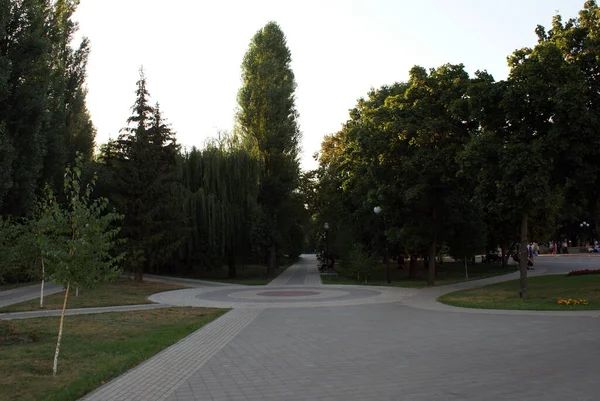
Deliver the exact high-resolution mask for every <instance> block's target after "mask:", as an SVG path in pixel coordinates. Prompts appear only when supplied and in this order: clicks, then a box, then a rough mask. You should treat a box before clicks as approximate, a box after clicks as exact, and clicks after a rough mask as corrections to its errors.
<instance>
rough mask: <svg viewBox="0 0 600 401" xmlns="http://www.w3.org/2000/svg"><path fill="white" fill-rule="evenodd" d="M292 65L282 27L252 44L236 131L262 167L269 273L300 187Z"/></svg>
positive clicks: (274, 265)
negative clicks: (285, 218) (283, 221)
mask: <svg viewBox="0 0 600 401" xmlns="http://www.w3.org/2000/svg"><path fill="white" fill-rule="evenodd" d="M290 63H291V53H290V51H289V49H288V47H287V44H286V39H285V35H284V34H283V32H282V30H281V28H280V27H279V25H277V23H275V22H269V23H268V24H267V25H265V26H264V27H263V28H262V29H261V30H259V31H258V32H257V33H256V35H254V37H253V38H252V41H251V42H250V48H249V49H248V51H247V52H246V55H245V56H244V60H243V62H242V82H243V84H242V87H241V89H240V90H239V93H238V104H239V112H238V114H237V129H238V130H239V132H240V134H241V136H242V137H243V138H244V139H245V140H246V141H247V142H248V143H252V144H254V146H255V150H256V152H257V154H258V155H259V157H260V160H261V162H262V171H261V176H260V190H259V197H258V200H259V204H260V205H261V206H262V208H263V210H264V214H265V216H266V218H267V224H266V227H268V229H267V230H268V232H267V234H266V238H265V239H266V243H268V248H269V251H268V252H269V260H268V262H267V271H268V272H270V271H272V270H273V269H275V268H277V248H278V246H280V245H281V238H282V235H281V231H282V227H281V218H280V217H281V214H282V212H283V210H284V209H285V205H286V203H287V202H289V200H290V198H291V194H292V192H293V191H294V189H296V188H297V186H298V183H299V171H300V169H299V163H298V153H299V141H300V130H299V127H298V123H297V119H298V112H297V111H296V108H295V104H294V91H295V89H296V83H295V81H294V73H293V72H292V69H291V67H290Z"/></svg>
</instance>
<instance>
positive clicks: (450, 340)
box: [168, 303, 600, 401]
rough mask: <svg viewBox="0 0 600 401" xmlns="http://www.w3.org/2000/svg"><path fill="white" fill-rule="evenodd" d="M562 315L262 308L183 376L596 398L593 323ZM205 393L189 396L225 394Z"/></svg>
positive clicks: (390, 395)
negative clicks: (247, 324) (190, 372)
mask: <svg viewBox="0 0 600 401" xmlns="http://www.w3.org/2000/svg"><path fill="white" fill-rule="evenodd" d="M568 321H569V324H568V325H565V324H564V320H563V319H562V318H559V317H555V316H505V315H473V314H459V313H452V314H448V313H444V312H439V311H423V310H417V309H414V308H411V307H407V306H404V305H401V304H399V303H396V304H380V305H365V306H347V307H332V308H304V309H303V308H293V309H266V310H265V311H263V312H262V313H261V314H260V316H258V317H257V318H256V319H255V320H254V321H253V322H252V324H251V325H249V326H248V327H247V328H246V329H245V330H244V332H243V333H241V335H239V336H237V337H236V338H235V339H234V340H233V341H231V342H230V343H229V344H228V345H227V346H226V347H225V348H223V349H222V350H221V351H219V352H218V353H217V354H216V355H215V356H214V357H213V358H212V359H211V360H210V361H209V362H208V363H206V364H205V365H203V366H202V367H201V368H200V369H199V370H198V371H196V372H194V374H193V375H192V376H191V377H190V379H189V380H188V382H190V383H192V382H202V381H203V378H205V377H210V376H213V375H217V374H219V373H221V374H222V376H221V377H224V378H225V380H223V381H222V382H221V384H222V386H223V387H224V388H225V390H226V389H227V386H232V387H233V388H236V389H237V388H239V389H241V391H242V393H243V395H244V396H245V397H246V399H263V400H266V399H274V400H275V399H279V400H318V399H329V400H344V401H347V400H440V401H441V400H483V399H489V400H504V399H519V400H520V399H523V400H525V399H526V400H540V401H541V400H547V401H552V400H566V399H573V400H574V399H577V400H593V399H597V394H598V393H599V392H600V382H599V381H597V380H596V369H595V367H596V366H597V361H598V358H599V357H600V350H599V349H598V347H596V346H595V344H596V343H597V341H598V339H599V335H598V333H599V332H600V321H599V320H598V319H594V318H591V317H572V318H570V319H569V320H568ZM235 371H242V372H244V378H243V379H241V378H240V376H238V375H235V374H234V373H233V372H235ZM183 386H184V387H185V385H183ZM184 387H183V388H184ZM204 391H206V392H208V393H203V394H202V395H200V396H198V395H196V394H195V396H196V397H197V398H194V400H203V399H213V400H228V399H229V398H228V393H227V392H226V391H224V390H223V389H222V388H221V390H220V391H214V390H213V389H212V388H211V387H205V388H204ZM179 394H181V392H180V390H179V389H177V390H176V391H174V392H173V393H172V394H171V395H170V397H169V398H168V400H169V401H174V400H178V399H179ZM255 395H256V397H255ZM209 396H210V397H211V398H203V397H209ZM251 397H254V398H251ZM241 399H244V398H241Z"/></svg>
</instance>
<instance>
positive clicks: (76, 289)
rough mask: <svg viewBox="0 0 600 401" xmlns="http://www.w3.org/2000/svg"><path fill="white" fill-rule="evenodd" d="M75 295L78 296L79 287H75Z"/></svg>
mask: <svg viewBox="0 0 600 401" xmlns="http://www.w3.org/2000/svg"><path fill="white" fill-rule="evenodd" d="M75 296H76V297H78V296H79V287H75Z"/></svg>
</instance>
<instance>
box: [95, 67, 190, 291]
mask: <svg viewBox="0 0 600 401" xmlns="http://www.w3.org/2000/svg"><path fill="white" fill-rule="evenodd" d="M132 111H133V114H132V115H131V117H129V118H128V120H127V123H128V126H127V127H126V128H124V129H123V130H122V131H121V135H120V136H119V138H118V139H117V140H116V141H112V142H110V143H109V144H108V145H107V146H106V147H105V148H104V150H103V159H104V161H105V162H106V165H107V167H108V170H109V172H110V173H111V176H112V177H111V179H112V182H113V183H114V189H113V194H112V196H111V198H112V199H114V201H115V202H116V204H117V205H118V207H119V210H120V212H122V213H123V214H124V215H125V219H124V221H123V231H122V233H123V235H124V237H125V238H127V245H126V247H127V258H128V265H129V266H131V267H132V268H133V270H134V277H135V280H136V281H138V282H141V281H143V274H144V271H146V272H151V271H154V272H156V271H157V270H156V269H158V268H159V267H160V266H161V265H162V264H163V263H164V262H165V261H166V260H167V259H168V257H169V256H171V253H173V252H174V250H175V249H176V247H177V245H178V243H179V241H180V240H181V237H182V233H181V228H180V227H181V225H182V224H181V218H182V217H181V216H182V207H183V206H182V203H181V201H180V200H179V198H178V197H177V196H176V194H177V193H178V192H177V188H176V187H177V185H178V182H177V170H178V169H177V162H178V155H179V145H178V144H177V142H176V140H175V136H174V133H173V132H172V131H171V128H170V127H169V126H168V125H167V124H166V123H165V121H164V120H163V118H162V115H161V112H160V109H159V107H158V105H157V107H152V106H151V105H150V94H149V93H148V90H147V88H146V78H145V76H144V73H143V70H140V79H139V80H138V82H137V90H136V101H135V103H134V105H133V107H132Z"/></svg>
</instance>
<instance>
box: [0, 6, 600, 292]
mask: <svg viewBox="0 0 600 401" xmlns="http://www.w3.org/2000/svg"><path fill="white" fill-rule="evenodd" d="M77 4H78V1H76V0H57V1H50V0H28V1H21V0H0V215H1V216H2V220H1V221H0V273H1V274H0V276H1V277H2V278H5V279H15V278H20V277H22V276H23V275H30V276H35V277H40V276H41V273H40V267H41V266H40V265H42V266H43V263H42V262H43V261H44V260H46V261H47V262H48V263H50V264H52V261H51V255H48V254H45V253H44V249H46V248H47V247H49V246H50V244H51V238H50V237H49V236H48V235H46V234H47V233H52V232H54V231H53V230H54V228H52V227H49V223H48V222H49V221H51V220H52V219H51V215H49V214H48V213H50V211H51V210H53V209H52V208H55V207H62V208H63V209H64V210H66V209H68V208H69V207H70V206H69V196H68V195H63V191H62V186H63V185H64V184H63V179H64V167H65V165H67V164H68V163H69V162H71V161H72V160H73V158H74V157H75V155H76V154H80V155H81V156H79V157H78V158H77V160H82V161H84V162H85V165H84V166H83V167H81V168H80V169H79V170H78V171H80V174H82V176H83V178H86V179H87V178H90V179H92V180H93V181H94V182H95V179H96V178H91V177H96V175H95V174H94V173H93V172H96V171H97V172H98V175H97V178H98V183H97V185H96V191H95V192H94V193H90V194H86V196H88V198H90V199H89V202H90V203H89V204H88V205H96V204H95V203H94V202H95V199H97V198H106V199H107V200H102V201H101V203H102V205H103V206H102V210H103V211H102V213H97V214H96V216H95V217H96V218H98V219H101V218H102V217H106V216H116V215H117V214H119V215H123V216H124V217H123V219H122V220H119V221H116V220H115V219H112V220H111V221H110V224H109V225H106V226H105V227H104V229H105V230H109V231H110V230H112V229H115V228H116V227H117V226H118V227H119V228H120V229H121V230H120V234H119V235H120V239H121V240H122V241H121V240H120V241H118V243H119V246H118V248H119V249H117V250H113V251H112V253H111V254H114V255H117V254H121V252H124V253H125V254H126V257H125V261H126V263H125V264H124V267H125V269H126V270H131V271H133V273H134V276H135V278H136V280H138V281H141V280H142V279H143V274H144V273H155V274H176V275H183V276H185V275H199V274H205V273H206V272H210V271H212V270H215V269H220V268H221V267H222V266H227V267H228V274H229V277H231V278H234V277H235V276H236V275H237V272H238V266H243V265H244V264H246V263H253V264H261V265H263V266H265V267H266V269H265V273H270V272H272V271H274V270H276V268H277V267H278V266H279V265H280V263H279V262H280V259H281V257H282V256H284V255H285V256H288V257H290V258H293V257H295V256H297V255H299V254H300V253H301V252H303V251H313V250H314V249H315V248H321V249H322V248H323V247H324V246H325V242H326V241H327V246H328V248H329V249H328V250H329V251H332V253H334V254H335V257H336V259H338V260H339V259H340V258H341V259H345V260H344V262H345V263H346V265H348V266H352V269H351V270H352V271H354V272H355V273H356V275H357V276H359V277H361V278H365V279H368V275H369V269H370V267H369V266H366V265H367V264H370V263H376V262H375V261H376V260H377V259H378V257H379V256H384V259H386V262H387V261H388V256H390V257H391V258H394V259H395V258H398V260H399V262H400V263H403V261H404V258H405V257H410V259H411V263H410V268H409V275H410V276H411V277H416V271H415V269H416V266H417V265H416V263H414V262H415V261H416V259H417V258H418V257H422V258H424V259H425V260H426V261H427V262H428V263H427V266H428V282H429V284H433V283H434V280H435V278H436V260H437V259H438V258H439V256H440V255H442V254H449V255H451V256H453V257H455V258H459V259H464V260H465V261H467V260H471V259H472V258H473V256H474V255H475V254H477V253H480V252H485V251H486V250H492V249H493V250H495V249H496V247H498V246H499V247H500V248H501V249H502V253H503V254H507V253H513V252H514V251H515V249H517V248H520V250H521V251H522V252H525V243H526V242H528V241H547V240H552V241H554V242H559V241H560V242H562V241H563V240H565V239H568V240H570V241H571V242H572V243H573V244H578V243H585V242H586V241H589V240H590V237H592V236H594V233H597V232H598V231H599V229H600V226H599V225H600V217H599V213H600V118H599V117H598V116H600V74H599V72H600V62H599V61H598V60H600V10H599V9H598V7H597V5H596V2H595V1H587V2H586V3H585V5H584V9H583V10H582V11H581V12H580V14H579V16H578V18H575V19H571V20H568V21H566V22H564V21H563V20H562V19H561V17H560V16H558V15H557V16H556V17H555V18H554V20H553V21H552V27H551V28H550V29H548V30H546V29H545V28H544V27H542V26H538V27H537V29H536V33H537V35H538V42H537V44H536V45H535V46H534V47H532V48H523V49H518V50H516V51H515V52H513V54H511V55H510V56H509V57H508V58H507V61H508V63H509V66H510V74H509V76H508V78H507V79H506V80H502V81H496V80H495V79H494V78H493V77H492V76H491V75H490V74H489V73H487V72H486V71H477V72H476V73H475V74H472V75H470V74H469V73H468V72H467V71H466V70H465V68H464V66H463V65H462V64H445V65H442V66H439V67H437V68H431V69H426V68H423V67H420V66H415V67H413V68H412V69H411V70H410V72H409V77H408V79H407V80H406V81H405V82H397V83H393V84H390V85H385V86H382V87H381V88H378V89H372V90H371V91H370V92H369V93H368V94H367V96H365V97H364V98H361V99H359V100H358V103H357V105H356V107H355V108H353V109H352V110H351V111H350V116H349V119H348V120H347V121H346V123H345V124H344V125H343V127H342V129H341V130H340V131H339V132H337V133H334V134H332V135H328V136H326V137H325V138H324V140H323V142H322V146H321V152H320V153H319V154H318V161H319V168H318V169H317V170H315V171H308V172H301V171H300V168H299V162H298V157H299V152H300V149H299V142H300V139H301V134H300V129H299V124H298V112H297V110H296V107H295V89H296V83H295V78H294V73H293V71H292V69H291V60H292V58H291V52H290V50H289V49H288V47H287V43H286V38H285V35H284V33H283V31H282V30H281V28H280V27H279V26H278V25H277V24H276V23H275V22H270V23H268V24H266V25H265V26H264V27H263V28H261V29H260V30H259V31H258V32H257V33H256V34H255V35H254V36H253V37H252V39H251V41H250V44H249V48H248V51H247V52H246V54H245V56H244V59H243V61H242V65H241V78H242V85H241V88H240V90H239V92H238V96H237V101H238V105H239V108H238V112H237V115H236V124H235V127H234V129H233V132H232V133H225V134H223V135H222V136H220V138H219V139H215V140H212V141H210V142H209V143H207V145H206V146H205V147H204V148H203V149H196V148H193V149H187V150H186V149H181V147H180V146H179V144H178V142H177V140H176V134H175V132H173V131H172V129H171V127H170V125H169V124H167V123H166V120H165V118H164V116H163V115H162V112H161V109H160V107H159V104H158V103H154V102H151V101H150V93H149V90H148V82H147V81H146V78H145V77H144V75H143V72H142V73H141V74H140V79H139V81H138V82H137V89H136V92H135V100H134V102H133V107H132V110H131V117H130V118H129V119H128V120H127V121H126V123H127V126H126V128H124V129H123V130H122V131H121V133H120V135H119V136H118V138H117V139H115V140H112V141H110V142H109V143H108V144H103V145H102V146H101V152H100V154H99V155H97V156H96V157H94V155H93V153H94V152H93V149H94V127H93V125H92V122H91V120H90V117H89V113H88V112H87V109H86V105H85V96H86V88H85V74H86V71H85V70H86V63H87V58H88V55H89V52H90V44H89V42H88V40H87V39H83V41H82V42H81V43H80V44H79V45H78V46H76V47H72V44H71V42H72V38H73V35H74V33H75V32H76V30H77V26H76V24H75V23H73V21H72V15H73V12H74V11H75V9H76V7H77ZM132 100H133V97H132ZM78 152H79V153H78ZM70 171H72V170H70ZM77 179H80V177H77ZM49 193H55V194H58V195H57V197H56V198H54V197H51V198H49V197H48V194H49ZM49 199H51V201H49ZM106 202H110V207H108V204H107V203H106ZM90 207H92V206H90ZM113 207H114V208H115V210H114V211H112V209H111V208H113ZM375 207H378V208H377V210H378V211H380V212H381V213H380V214H375V213H374V208H375ZM65 208H66V209H65ZM92 208H97V207H96V206H93V207H92ZM94 210H95V209H94ZM112 213H116V214H112ZM582 220H586V221H588V222H591V228H590V230H589V231H588V232H583V231H582V229H581V227H580V222H581V221H582ZM103 221H106V220H103ZM326 222H327V223H328V232H327V235H325V232H324V229H323V227H324V224H325V223H326ZM50 225H51V224H50ZM110 232H113V231H110ZM519 242H520V246H517V244H518V243H519ZM55 245H56V244H55ZM63 245H64V244H63ZM45 247H46V248H45ZM55 248H56V246H55ZM26 250H33V252H29V253H28V252H27V251H26ZM114 255H113V256H114ZM107 257H108V256H107ZM526 259H527V258H526V257H525V255H522V257H521V261H522V265H521V274H522V281H521V296H523V297H525V296H526V295H527V292H526V285H525V278H526V273H527V271H526ZM503 260H505V259H504V258H503ZM69 263H78V264H81V263H83V261H80V262H77V261H72V262H69ZM57 277H58V276H57ZM76 281H77V283H79V282H80V281H81V283H84V282H85V280H83V278H81V277H78V278H77V280H76Z"/></svg>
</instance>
